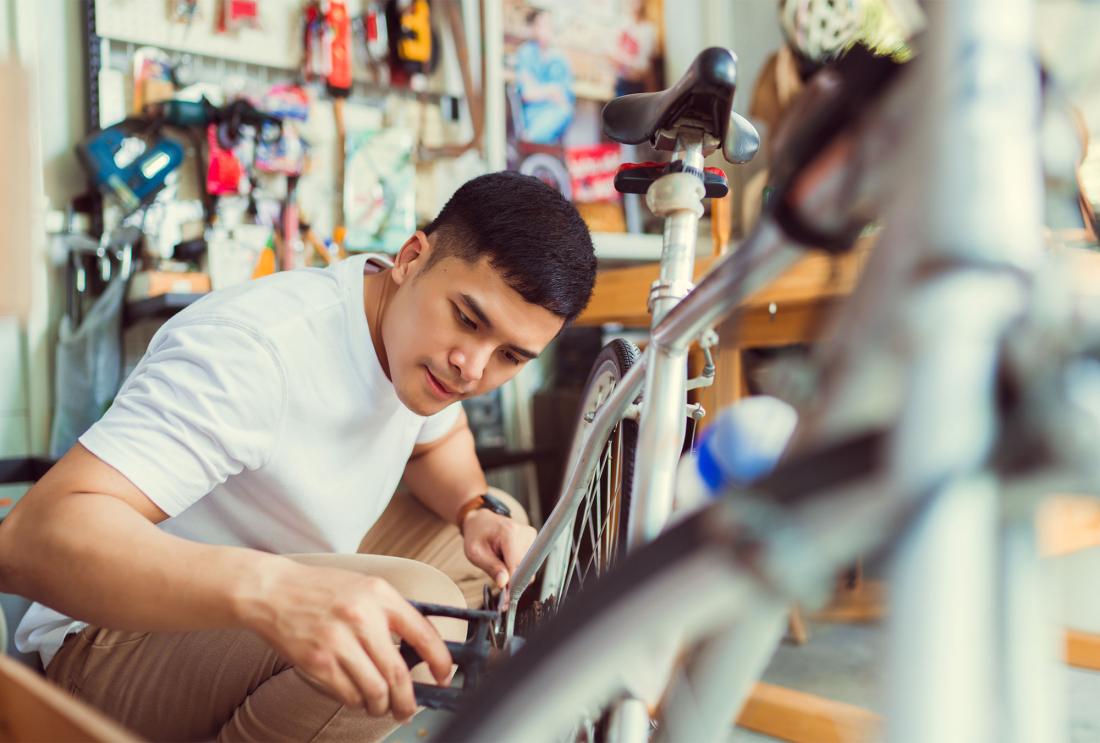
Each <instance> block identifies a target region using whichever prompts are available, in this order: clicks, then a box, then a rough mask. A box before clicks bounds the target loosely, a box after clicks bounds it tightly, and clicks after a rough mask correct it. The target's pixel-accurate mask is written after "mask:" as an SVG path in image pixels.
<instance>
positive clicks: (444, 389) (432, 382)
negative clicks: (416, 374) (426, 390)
mask: <svg viewBox="0 0 1100 743" xmlns="http://www.w3.org/2000/svg"><path fill="white" fill-rule="evenodd" d="M424 374H425V376H427V378H428V387H430V388H431V390H432V392H434V393H435V394H436V397H439V398H440V399H443V400H446V399H450V398H452V397H457V396H458V393H457V392H454V391H453V390H451V388H450V387H448V386H447V385H445V384H443V383H442V382H440V381H439V378H438V377H436V376H435V375H434V374H432V372H431V369H429V368H428V367H426V366H425V367H424Z"/></svg>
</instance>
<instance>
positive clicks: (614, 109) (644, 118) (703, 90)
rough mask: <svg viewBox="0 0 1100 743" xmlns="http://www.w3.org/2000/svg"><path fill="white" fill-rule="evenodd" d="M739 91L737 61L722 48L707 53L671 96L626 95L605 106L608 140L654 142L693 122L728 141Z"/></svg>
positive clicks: (682, 78)
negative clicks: (663, 131)
mask: <svg viewBox="0 0 1100 743" xmlns="http://www.w3.org/2000/svg"><path fill="white" fill-rule="evenodd" d="M736 88H737V55H735V54H734V53H733V52H732V51H730V50H729V49H724V48H722V47H718V46H714V47H711V48H709V49H704V50H703V51H702V52H700V53H699V56H697V57H696V58H695V61H694V62H692V63H691V66H690V67H688V69H687V72H685V73H684V75H683V77H681V78H680V80H679V81H678V82H677V83H676V84H675V85H673V86H672V87H671V88H669V89H668V90H664V91H661V92H659V93H635V94H634V95H626V96H623V97H621V98H616V99H614V100H612V101H610V102H609V103H608V104H607V105H606V106H604V109H603V131H604V134H606V135H607V136H608V137H610V138H611V139H613V140H615V141H616V142H622V143H623V144H640V143H642V142H648V141H652V140H653V138H654V136H655V135H656V134H657V132H658V131H659V130H661V129H665V128H668V127H669V126H670V125H672V124H684V123H687V122H688V121H690V122H693V123H695V124H696V125H697V126H699V127H701V128H702V129H704V130H705V131H706V132H707V133H708V134H710V135H711V136H714V137H717V138H719V139H724V138H725V134H726V128H727V126H728V125H729V120H730V111H731V110H732V108H733V93H734V91H735V90H736Z"/></svg>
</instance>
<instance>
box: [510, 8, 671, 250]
mask: <svg viewBox="0 0 1100 743" xmlns="http://www.w3.org/2000/svg"><path fill="white" fill-rule="evenodd" d="M662 5H663V0H558V1H557V2H553V3H551V2H546V1H544V2H529V1H527V0H505V3H504V52H505V64H504V68H505V77H504V79H505V101H506V116H507V136H508V145H507V158H508V167H509V168H510V169H512V170H518V171H520V172H522V173H526V174H529V175H534V176H536V177H538V178H540V179H542V180H543V181H545V182H546V183H548V184H550V185H552V186H554V187H555V188H557V189H558V190H559V191H561V193H562V194H563V195H565V196H566V198H569V199H570V200H572V201H573V202H574V203H576V204H577V207H578V209H579V210H580V211H581V214H582V215H583V216H584V217H585V219H586V220H587V221H588V222H589V225H590V227H592V228H593V229H595V230H601V231H623V230H624V229H626V225H627V219H626V217H625V216H624V211H623V207H622V204H621V200H620V198H619V194H618V192H616V191H615V186H614V177H615V171H616V169H617V168H618V166H619V164H620V163H621V162H623V161H638V160H647V159H654V156H653V153H652V151H643V149H644V150H648V148H636V147H624V146H622V145H619V144H618V143H616V142H613V141H611V140H609V139H607V138H606V137H605V136H603V134H602V122H601V118H600V115H601V112H602V110H603V107H604V105H605V104H606V103H607V102H608V101H609V100H611V99H612V98H614V97H616V96H619V95H626V94H629V93H642V92H648V91H655V90H661V89H662V88H663V87H664V81H663V75H662V69H663V44H662V39H663V24H662V18H663V8H662Z"/></svg>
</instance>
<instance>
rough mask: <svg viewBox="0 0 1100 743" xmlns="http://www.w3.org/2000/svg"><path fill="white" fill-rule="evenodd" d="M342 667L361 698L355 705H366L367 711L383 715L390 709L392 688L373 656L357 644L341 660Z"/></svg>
mask: <svg viewBox="0 0 1100 743" xmlns="http://www.w3.org/2000/svg"><path fill="white" fill-rule="evenodd" d="M340 669H341V670H342V671H343V672H344V674H346V676H347V677H348V679H350V680H351V682H352V683H354V684H355V687H356V689H357V690H358V692H359V694H358V696H359V697H360V698H361V699H360V701H359V703H358V704H357V705H355V706H360V707H366V708H367V713H368V714H370V715H372V716H374V717H381V716H382V715H384V714H386V712H388V711H389V709H390V689H389V686H388V685H387V684H386V680H385V679H384V678H382V674H381V673H379V671H378V668H376V667H375V662H374V660H373V658H369V657H368V655H367V653H366V652H364V649H363V648H362V647H360V646H359V645H358V644H356V645H355V646H354V647H353V648H350V649H348V650H347V651H346V652H345V653H344V655H343V657H342V658H341V660H340Z"/></svg>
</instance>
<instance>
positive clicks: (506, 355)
mask: <svg viewBox="0 0 1100 743" xmlns="http://www.w3.org/2000/svg"><path fill="white" fill-rule="evenodd" d="M504 358H506V359H508V360H509V361H511V362H512V363H513V364H515V365H516V366H519V365H520V364H522V363H523V359H521V358H520V357H519V356H516V355H515V354H514V353H512V352H511V351H505V352H504Z"/></svg>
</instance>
